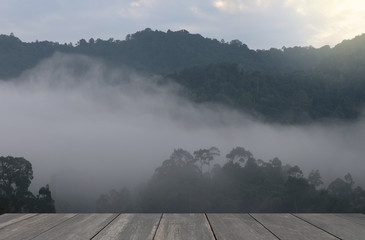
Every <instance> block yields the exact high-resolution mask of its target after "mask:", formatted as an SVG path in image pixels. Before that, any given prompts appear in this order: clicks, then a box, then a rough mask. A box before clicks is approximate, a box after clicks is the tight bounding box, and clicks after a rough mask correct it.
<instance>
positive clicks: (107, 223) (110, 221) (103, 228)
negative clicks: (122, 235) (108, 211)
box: [90, 213, 120, 240]
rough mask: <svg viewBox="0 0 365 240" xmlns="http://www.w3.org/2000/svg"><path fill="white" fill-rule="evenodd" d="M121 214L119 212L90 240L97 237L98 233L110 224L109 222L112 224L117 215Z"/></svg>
mask: <svg viewBox="0 0 365 240" xmlns="http://www.w3.org/2000/svg"><path fill="white" fill-rule="evenodd" d="M119 216H120V213H118V214H117V215H116V216H115V217H114V218H112V219H111V220H110V221H109V222H108V223H107V224H106V225H105V226H104V227H102V228H101V229H100V230H99V231H98V232H96V233H95V234H94V236H92V237H91V238H90V240H92V239H93V238H95V237H96V235H98V234H99V233H100V232H101V231H103V230H104V228H106V227H107V226H109V224H111V223H112V222H113V221H114V220H115V219H116V218H117V217H119Z"/></svg>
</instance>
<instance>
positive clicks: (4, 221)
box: [0, 213, 37, 229]
mask: <svg viewBox="0 0 365 240" xmlns="http://www.w3.org/2000/svg"><path fill="white" fill-rule="evenodd" d="M35 215H37V214H36V213H29V214H21V213H11V214H4V215H1V216H0V229H1V228H3V227H6V226H8V225H11V224H13V223H16V222H19V221H22V220H24V219H27V218H30V217H33V216H35Z"/></svg>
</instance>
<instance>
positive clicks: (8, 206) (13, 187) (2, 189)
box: [0, 156, 55, 214]
mask: <svg viewBox="0 0 365 240" xmlns="http://www.w3.org/2000/svg"><path fill="white" fill-rule="evenodd" d="M32 179H33V170H32V164H31V163H30V162H29V161H27V160H26V159H24V158H21V157H10V156H8V157H0V214H2V213H19V212H21V213H27V212H40V213H42V212H55V207H54V201H53V199H52V196H51V191H50V190H49V186H48V185H46V186H45V187H41V188H40V189H39V192H38V195H37V196H34V195H33V193H31V192H30V191H29V190H28V188H29V185H30V183H31V180H32Z"/></svg>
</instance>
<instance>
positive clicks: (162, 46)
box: [0, 28, 365, 124]
mask: <svg viewBox="0 0 365 240" xmlns="http://www.w3.org/2000/svg"><path fill="white" fill-rule="evenodd" d="M56 51H58V52H63V53H77V54H84V55H87V56H91V57H96V58H100V59H102V60H104V61H105V62H106V63H108V64H110V65H112V66H113V67H121V66H128V67H130V68H132V69H135V70H137V71H139V72H144V73H148V74H160V75H163V76H165V77H166V79H168V80H169V81H170V80H171V81H176V82H178V83H179V84H181V85H183V86H184V87H185V90H186V92H185V93H186V94H187V96H189V97H190V98H191V99H192V100H194V101H196V102H199V103H200V102H214V103H220V104H225V105H228V106H229V107H232V108H236V109H238V110H241V111H244V112H248V113H250V114H251V115H254V116H256V117H259V118H261V119H262V120H264V121H274V122H280V123H284V124H292V123H305V122H308V121H313V120H322V119H329V118H330V119H333V118H335V119H347V120H351V119H352V120H353V119H357V118H358V117H359V116H360V115H361V109H362V106H363V103H364V102H365V81H364V77H365V34H363V35H360V36H357V37H355V38H354V39H351V40H344V41H343V42H341V43H339V44H338V45H336V46H335V47H333V48H331V47H329V46H324V47H321V48H313V47H291V48H285V47H283V48H282V49H275V48H272V49H269V50H252V49H249V48H248V47H247V45H245V44H243V43H242V42H241V41H240V40H232V41H230V42H225V41H224V40H221V41H218V40H217V39H210V38H204V37H203V36H201V35H199V34H190V33H189V32H188V31H186V30H181V31H175V32H174V31H170V30H169V31H167V32H162V31H157V30H155V31H153V30H151V29H149V28H147V29H145V30H143V31H139V32H136V33H134V34H129V35H127V36H126V38H125V40H114V39H108V40H102V39H96V40H94V39H89V40H88V41H86V40H85V39H81V40H79V41H78V42H77V44H75V46H74V45H73V44H66V43H65V44H59V43H57V42H49V41H41V42H40V41H36V42H31V43H25V42H22V41H21V40H20V39H19V38H17V37H15V36H14V35H0V79H3V80H6V79H11V78H14V77H17V76H19V75H20V74H21V73H22V72H23V71H24V70H26V69H29V68H32V67H34V66H35V65H36V64H37V63H39V62H40V61H41V60H42V59H45V58H47V57H50V56H52V54H54V53H55V52H56Z"/></svg>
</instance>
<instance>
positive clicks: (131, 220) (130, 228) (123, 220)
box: [93, 214, 162, 240]
mask: <svg viewBox="0 0 365 240" xmlns="http://www.w3.org/2000/svg"><path fill="white" fill-rule="evenodd" d="M161 215H162V214H121V215H119V216H118V217H117V218H116V219H115V220H114V221H113V222H112V223H111V224H109V225H108V226H107V227H106V228H104V229H103V230H102V231H101V232H100V233H99V234H98V235H96V236H95V238H93V240H94V239H95V240H111V239H126V240H127V239H130V240H132V239H133V240H138V239H141V240H148V239H151V240H152V239H153V236H154V235H155V233H156V230H157V227H158V224H159V222H160V219H161Z"/></svg>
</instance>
